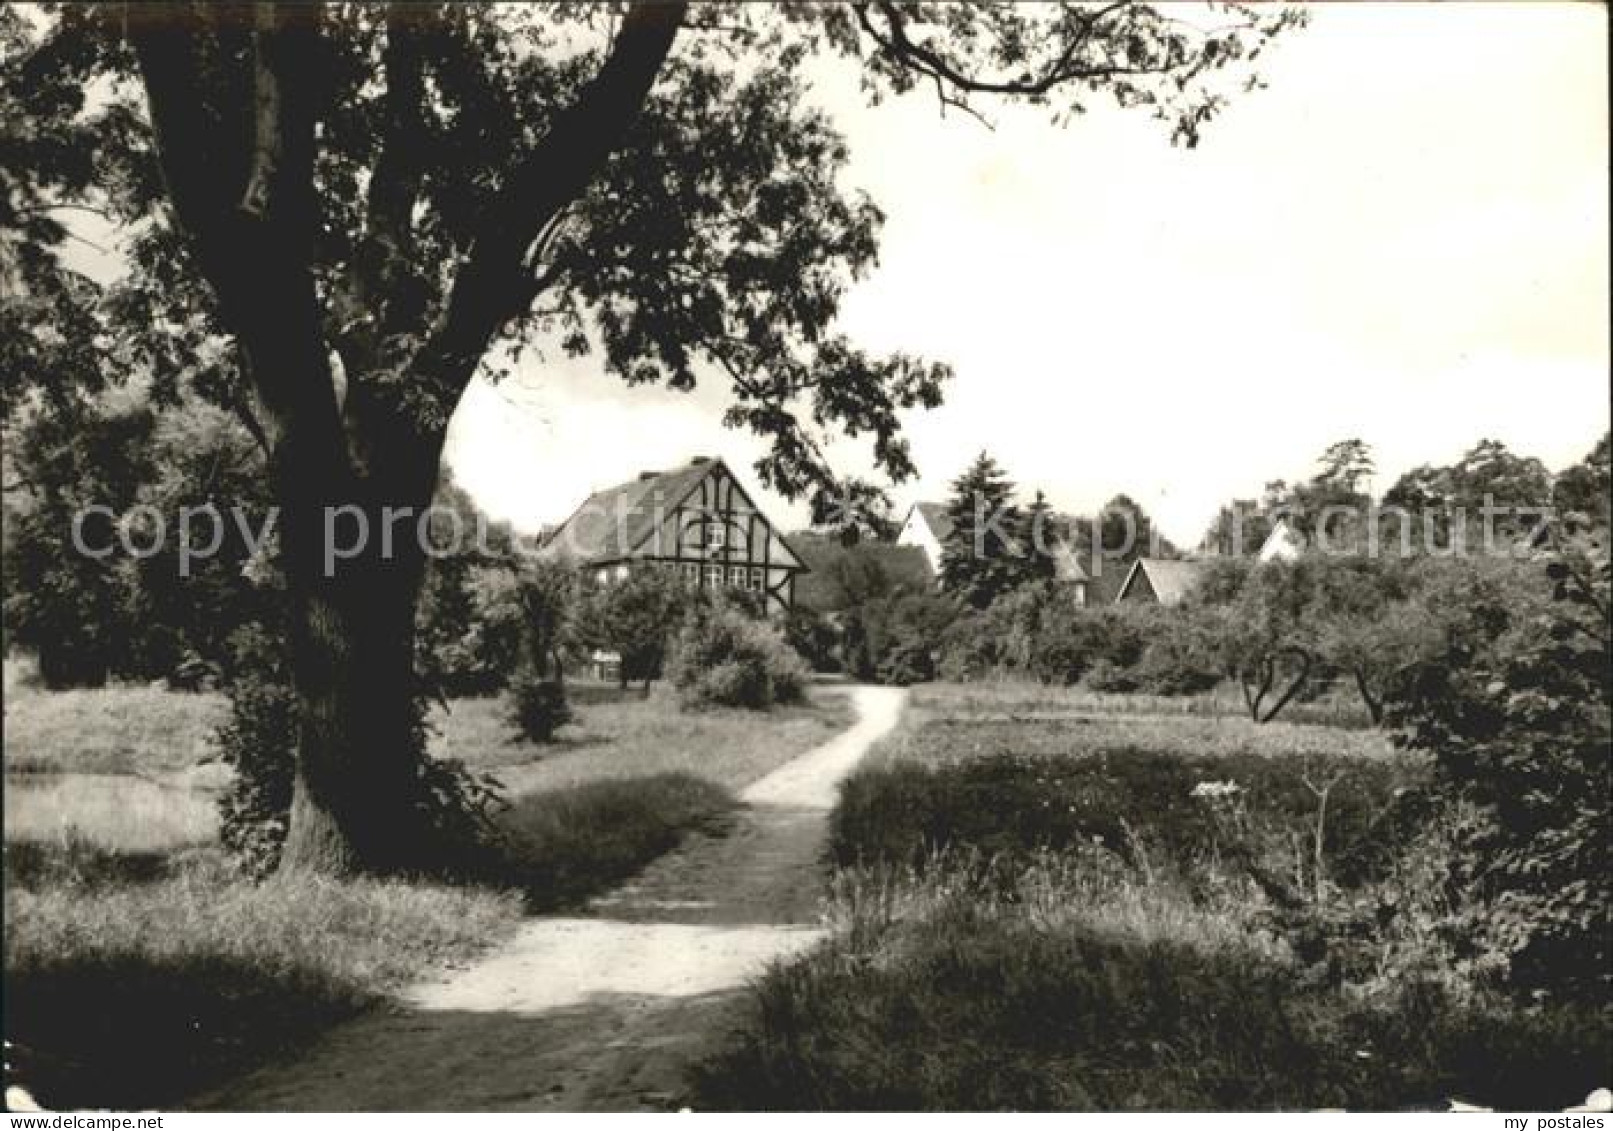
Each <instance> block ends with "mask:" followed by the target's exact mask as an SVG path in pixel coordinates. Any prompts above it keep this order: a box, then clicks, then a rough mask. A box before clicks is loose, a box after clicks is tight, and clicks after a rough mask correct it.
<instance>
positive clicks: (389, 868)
mask: <svg viewBox="0 0 1613 1131" xmlns="http://www.w3.org/2000/svg"><path fill="white" fill-rule="evenodd" d="M420 577H421V570H420V568H419V564H418V562H417V561H393V562H385V561H380V560H372V559H371V557H370V556H369V555H368V554H367V555H365V557H364V558H363V559H355V560H354V561H353V562H348V563H342V565H341V566H340V567H338V570H337V573H336V576H335V577H333V578H324V577H313V578H307V577H302V578H290V579H288V580H289V581H290V583H291V589H292V593H291V599H292V610H291V639H290V641H289V644H290V648H291V670H292V682H293V686H294V690H295V692H296V696H297V702H298V706H299V716H300V718H299V727H298V734H297V774H296V785H295V792H294V796H293V800H292V808H291V824H290V828H289V830H288V833H287V838H286V843H285V849H284V853H283V855H282V857H281V869H282V871H287V872H298V871H313V872H325V873H338V874H339V873H348V872H354V871H365V872H381V873H385V872H398V871H411V870H415V869H418V868H422V867H425V866H427V865H428V863H429V860H428V859H427V857H426V855H425V853H427V852H428V851H429V848H430V846H429V844H428V843H427V838H426V837H425V836H424V835H423V833H424V830H423V828H422V827H421V820H420V808H419V802H420V800H421V799H420V795H419V790H418V781H417V765H418V762H417V758H416V752H417V750H416V744H417V741H418V739H417V736H416V734H415V727H416V714H415V705H414V701H413V698H414V683H415V678H414V615H415V602H416V599H417V596H418V592H419V583H420Z"/></svg>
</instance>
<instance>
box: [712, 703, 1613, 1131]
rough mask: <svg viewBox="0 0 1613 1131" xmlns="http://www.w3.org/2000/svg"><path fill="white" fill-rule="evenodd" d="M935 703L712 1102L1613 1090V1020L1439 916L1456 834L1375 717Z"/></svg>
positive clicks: (879, 756)
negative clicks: (1423, 796)
mask: <svg viewBox="0 0 1613 1131" xmlns="http://www.w3.org/2000/svg"><path fill="white" fill-rule="evenodd" d="M915 702H916V704H917V710H916V711H915V712H914V713H913V715H912V717H911V718H910V719H909V720H908V722H907V723H906V724H905V725H904V726H903V727H902V728H901V729H900V730H899V731H898V732H897V733H896V734H895V735H893V736H892V737H891V738H890V739H889V740H887V742H885V743H884V744H883V745H882V746H881V747H880V748H879V749H877V750H876V751H874V752H873V754H872V755H871V756H870V758H869V759H867V760H865V762H864V764H863V765H862V766H861V767H860V768H859V770H858V771H857V772H856V773H855V774H853V775H852V777H851V778H850V779H849V780H848V781H847V783H846V785H845V787H844V791H843V794H842V798H841V802H840V804H839V805H838V806H837V808H836V810H835V812H834V814H833V815H832V817H831V843H830V859H831V861H832V862H833V864H834V865H835V871H834V872H833V874H832V876H831V880H830V892H829V921H830V924H831V926H832V927H833V933H832V935H831V937H830V939H829V941H828V942H827V943H825V944H824V945H823V946H822V947H820V948H819V949H818V950H816V951H814V952H812V953H810V954H809V955H807V956H806V957H804V958H802V959H800V960H798V961H796V962H793V963H791V964H788V965H785V966H781V967H779V968H776V969H775V970H773V971H772V972H771V973H770V974H769V975H768V976H767V977H766V978H765V979H764V980H763V981H762V983H761V984H760V986H759V987H758V989H757V992H756V995H755V997H754V998H753V1000H752V1002H751V1005H750V1010H749V1014H748V1016H747V1017H746V1018H745V1019H744V1021H743V1022H742V1024H741V1026H740V1028H739V1030H738V1031H737V1033H736V1034H735V1036H734V1038H733V1039H732V1041H731V1042H730V1044H729V1045H728V1047H727V1048H726V1049H725V1050H724V1051H723V1052H721V1053H720V1054H718V1055H717V1056H715V1057H714V1058H712V1059H711V1060H710V1061H709V1062H707V1063H706V1064H704V1065H703V1066H702V1067H701V1068H700V1069H699V1070H698V1072H697V1073H696V1083H697V1088H698V1090H699V1094H700V1096H701V1097H702V1100H703V1102H704V1103H705V1104H706V1105H707V1106H714V1107H739V1108H768V1109H790V1110H794V1109H803V1108H805V1109H818V1108H826V1109H836V1110H841V1109H865V1108H874V1109H923V1110H933V1109H970V1110H976V1109H988V1110H989V1109H1092V1108H1095V1109H1104V1110H1130V1109H1158V1110H1182V1109H1232V1110H1240V1109H1242V1110H1247V1109H1262V1108H1314V1107H1347V1108H1353V1109H1363V1108H1387V1107H1395V1108H1400V1107H1418V1106H1427V1107H1434V1108H1442V1107H1443V1106H1444V1105H1445V1103H1446V1102H1447V1101H1448V1100H1449V1099H1451V1098H1456V1097H1460V1098H1463V1099H1466V1100H1468V1101H1470V1102H1479V1103H1485V1104H1490V1105H1494V1106H1499V1107H1514V1108H1526V1109H1543V1108H1555V1107H1561V1106H1564V1105H1566V1104H1570V1103H1575V1102H1578V1101H1579V1100H1580V1099H1581V1098H1582V1097H1583V1096H1584V1095H1586V1094H1587V1093H1588V1092H1589V1091H1590V1090H1591V1089H1593V1088H1595V1087H1598V1086H1601V1085H1602V1084H1603V1083H1604V1082H1605V1080H1604V1078H1605V1074H1606V1065H1607V1064H1608V1063H1609V1058H1610V1053H1613V1049H1610V1047H1609V1035H1608V1033H1607V1032H1606V1031H1605V1026H1603V1025H1602V1024H1600V1023H1599V1021H1598V1020H1597V1017H1598V1014H1597V1012H1596V1010H1595V1009H1591V1010H1589V1011H1587V1012H1585V1013H1581V1012H1580V1011H1578V1010H1574V1009H1571V1008H1563V1007H1560V1006H1559V1007H1554V1008H1550V1009H1548V1008H1539V1007H1536V1006H1534V1005H1532V1004H1529V1003H1519V1002H1517V1001H1515V1000H1513V999H1511V998H1509V997H1507V996H1505V995H1504V994H1503V993H1502V992H1501V991H1500V989H1499V988H1498V987H1497V986H1496V984H1495V983H1494V981H1493V980H1492V979H1491V978H1490V976H1489V974H1490V972H1492V971H1493V969H1494V968H1493V966H1491V965H1489V963H1490V957H1491V956H1489V955H1488V954H1487V953H1486V952H1485V951H1484V950H1483V944H1482V942H1481V941H1479V940H1472V939H1462V938H1456V937H1453V936H1452V934H1451V932H1449V931H1448V930H1446V929H1444V928H1443V927H1442V926H1441V924H1442V923H1446V922H1448V921H1449V918H1448V915H1447V912H1448V908H1449V904H1448V900H1450V899H1452V898H1455V896H1456V893H1457V891H1458V888H1459V885H1460V884H1461V883H1463V882H1466V881H1464V880H1463V879H1462V877H1461V876H1459V875H1458V874H1457V873H1456V872H1455V871H1454V870H1453V869H1452V867H1451V860H1452V857H1451V851H1450V847H1451V843H1452V840H1451V835H1452V834H1451V831H1450V829H1449V828H1448V827H1446V825H1445V823H1443V821H1431V820H1430V818H1429V817H1428V814H1427V811H1426V810H1425V809H1423V808H1420V807H1419V806H1418V805H1417V804H1416V798H1417V794H1418V790H1417V787H1418V785H1419V783H1420V782H1421V781H1422V780H1423V779H1424V776H1425V775H1426V773H1427V767H1426V765H1425V764H1424V763H1423V761H1422V760H1421V759H1419V758H1416V757H1412V756H1408V755H1404V754H1400V753H1397V752H1395V751H1394V750H1393V749H1392V748H1391V747H1390V746H1389V745H1388V743H1387V742H1386V740H1385V739H1384V738H1383V736H1382V735H1380V734H1377V733H1375V732H1370V731H1363V730H1341V729H1336V728H1326V727H1317V726H1309V725H1302V724H1295V725H1288V726H1275V725H1273V726H1258V727H1257V726H1254V725H1253V724H1250V723H1249V722H1248V721H1247V720H1244V719H1236V718H1230V717H1225V718H1223V717H1214V716H1208V715H1205V716H1182V715H1171V716H1153V717H1149V716H1138V715H1133V714H1128V713H1104V712H1101V711H1098V710H1096V709H1095V705H1094V703H1093V701H1092V700H1091V698H1090V697H1088V696H1086V695H1085V693H1073V694H1072V693H1065V692H1057V691H1055V692H1047V691H1045V690H1043V689H1029V688H1025V687H1023V686H1019V687H991V688H986V689H984V691H982V690H981V689H979V688H977V687H974V686H970V687H968V688H952V687H946V686H931V687H927V688H923V689H921V690H919V691H917V692H916V693H915ZM1324 792H1325V794H1326V802H1325V804H1324V801H1323V794H1324ZM1452 819H1459V815H1456V816H1453V818H1452Z"/></svg>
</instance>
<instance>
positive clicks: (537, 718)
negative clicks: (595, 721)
mask: <svg viewBox="0 0 1613 1131" xmlns="http://www.w3.org/2000/svg"><path fill="white" fill-rule="evenodd" d="M510 697H511V699H512V700H513V710H512V711H511V715H510V721H511V722H512V723H514V724H515V729H516V730H518V731H520V732H521V737H522V738H524V739H526V740H527V741H528V742H548V741H549V740H550V739H552V738H553V737H554V735H555V732H556V731H557V730H559V729H560V728H561V727H563V726H565V725H566V724H567V723H569V722H570V721H571V719H572V714H571V707H570V706H569V705H568V704H567V703H566V689H565V685H564V684H562V683H560V681H559V680H556V679H551V678H548V677H546V676H541V675H538V674H536V673H534V672H532V671H531V670H530V669H525V668H523V669H522V672H521V674H520V675H518V676H517V677H516V678H515V680H514V683H513V684H512V686H511V688H510Z"/></svg>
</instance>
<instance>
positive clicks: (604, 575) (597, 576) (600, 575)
mask: <svg viewBox="0 0 1613 1131" xmlns="http://www.w3.org/2000/svg"><path fill="white" fill-rule="evenodd" d="M594 584H596V585H609V584H610V570H608V569H601V570H595V571H594Z"/></svg>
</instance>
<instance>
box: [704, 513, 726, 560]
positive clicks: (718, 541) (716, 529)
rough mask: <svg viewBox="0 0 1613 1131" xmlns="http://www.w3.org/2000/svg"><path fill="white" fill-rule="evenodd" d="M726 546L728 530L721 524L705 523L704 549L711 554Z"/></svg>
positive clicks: (714, 522) (715, 522)
mask: <svg viewBox="0 0 1613 1131" xmlns="http://www.w3.org/2000/svg"><path fill="white" fill-rule="evenodd" d="M727 545H728V528H727V527H725V526H723V524H722V523H720V522H717V521H712V522H708V523H706V549H707V551H709V552H711V553H716V552H717V551H719V550H722V549H724V548H726V547H727Z"/></svg>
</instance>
